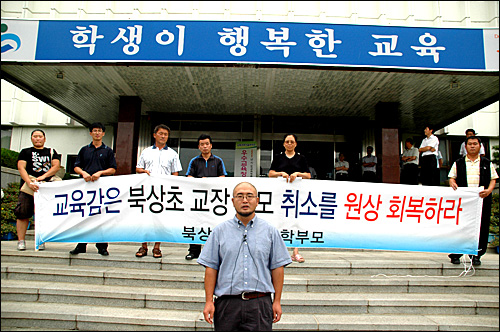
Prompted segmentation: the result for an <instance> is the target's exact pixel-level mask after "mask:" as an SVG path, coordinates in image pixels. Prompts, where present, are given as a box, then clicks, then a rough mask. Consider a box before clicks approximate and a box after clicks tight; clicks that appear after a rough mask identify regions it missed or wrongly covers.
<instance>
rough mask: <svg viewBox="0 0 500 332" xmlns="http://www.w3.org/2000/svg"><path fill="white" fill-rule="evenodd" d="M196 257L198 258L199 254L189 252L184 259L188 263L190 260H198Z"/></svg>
mask: <svg viewBox="0 0 500 332" xmlns="http://www.w3.org/2000/svg"><path fill="white" fill-rule="evenodd" d="M198 257H200V254H193V253H192V252H190V253H189V254H187V255H186V257H185V258H186V259H187V260H188V261H190V260H192V259H195V258H198Z"/></svg>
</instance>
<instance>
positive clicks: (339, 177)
mask: <svg viewBox="0 0 500 332" xmlns="http://www.w3.org/2000/svg"><path fill="white" fill-rule="evenodd" d="M335 180H337V181H347V180H349V174H345V173H337V174H335Z"/></svg>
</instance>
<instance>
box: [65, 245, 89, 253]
mask: <svg viewBox="0 0 500 332" xmlns="http://www.w3.org/2000/svg"><path fill="white" fill-rule="evenodd" d="M86 252H87V248H83V247H79V246H76V248H75V249H73V250H71V251H70V252H69V253H70V254H71V255H78V254H84V253H86Z"/></svg>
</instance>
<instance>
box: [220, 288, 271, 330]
mask: <svg viewBox="0 0 500 332" xmlns="http://www.w3.org/2000/svg"><path fill="white" fill-rule="evenodd" d="M214 328H215V331H272V329H273V302H272V299H271V295H269V296H264V297H259V298H256V299H251V300H243V299H242V298H241V297H239V296H238V297H225V296H221V297H219V298H217V299H216V300H215V312H214Z"/></svg>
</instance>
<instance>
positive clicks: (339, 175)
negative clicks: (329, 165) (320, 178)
mask: <svg viewBox="0 0 500 332" xmlns="http://www.w3.org/2000/svg"><path fill="white" fill-rule="evenodd" d="M348 179H349V162H347V161H345V160H344V154H343V153H340V154H339V161H337V162H336V163H335V180H337V181H347V180H348Z"/></svg>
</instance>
